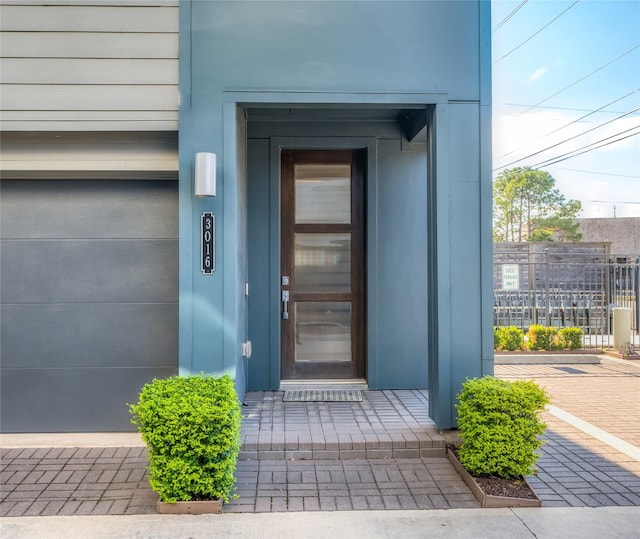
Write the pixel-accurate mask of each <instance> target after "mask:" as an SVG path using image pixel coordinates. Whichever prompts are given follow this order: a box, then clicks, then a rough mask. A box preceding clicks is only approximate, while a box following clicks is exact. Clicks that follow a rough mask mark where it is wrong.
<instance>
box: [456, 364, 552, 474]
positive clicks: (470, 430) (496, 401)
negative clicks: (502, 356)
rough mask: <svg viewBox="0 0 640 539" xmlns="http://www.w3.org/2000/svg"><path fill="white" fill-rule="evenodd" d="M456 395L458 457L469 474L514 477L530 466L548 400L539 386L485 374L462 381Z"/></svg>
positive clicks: (536, 447) (532, 466) (539, 443)
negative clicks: (459, 441)
mask: <svg viewBox="0 0 640 539" xmlns="http://www.w3.org/2000/svg"><path fill="white" fill-rule="evenodd" d="M458 399H459V404H458V405H457V409H458V427H459V429H460V437H461V438H462V444H461V446H460V448H459V450H458V456H459V459H460V462H461V463H462V465H463V466H464V467H465V468H466V469H467V471H469V473H471V474H472V475H477V476H482V475H487V476H493V477H501V478H505V479H513V478H518V477H521V476H524V475H527V474H530V473H532V472H533V471H534V464H535V463H536V460H537V459H538V455H537V454H536V450H537V449H538V448H539V447H540V446H541V445H542V443H543V442H542V441H541V440H540V438H539V436H540V435H541V434H542V433H543V432H544V429H545V428H546V425H545V424H544V423H543V422H542V421H541V420H540V417H539V416H540V413H541V412H542V411H543V409H544V407H545V405H546V404H548V402H549V398H548V396H547V394H546V392H545V391H544V390H543V389H542V388H540V387H539V386H538V385H537V384H536V383H535V382H532V381H522V380H517V381H513V382H510V381H506V380H499V379H497V378H493V377H491V376H485V377H484V378H474V379H471V380H467V381H466V382H465V383H464V384H462V391H461V392H460V393H459V395H458Z"/></svg>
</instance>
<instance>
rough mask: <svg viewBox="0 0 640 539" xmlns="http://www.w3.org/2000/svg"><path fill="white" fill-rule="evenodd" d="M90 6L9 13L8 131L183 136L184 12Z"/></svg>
mask: <svg viewBox="0 0 640 539" xmlns="http://www.w3.org/2000/svg"><path fill="white" fill-rule="evenodd" d="M14 4H15V5H14ZM81 4H82V3H79V2H77V3H73V5H66V6H61V5H29V4H28V3H26V4H19V3H17V2H15V3H12V2H5V3H3V5H2V6H0V28H1V30H2V34H1V35H0V39H1V42H0V54H1V57H0V78H1V81H2V84H1V85H0V100H1V104H0V107H1V110H0V114H1V115H2V121H3V130H5V131H43V130H44V131H88V130H92V131H100V130H109V131H127V130H129V131H130V130H134V131H158V130H162V131H173V130H177V126H178V117H177V111H178V3H177V2H162V1H160V2H131V3H128V4H124V3H122V2H117V1H115V2H113V4H114V5H105V4H107V3H106V2H99V3H95V4H92V5H81Z"/></svg>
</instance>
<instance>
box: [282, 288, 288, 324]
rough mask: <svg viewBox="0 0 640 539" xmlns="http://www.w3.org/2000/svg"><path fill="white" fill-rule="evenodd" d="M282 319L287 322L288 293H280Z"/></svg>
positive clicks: (286, 291)
mask: <svg viewBox="0 0 640 539" xmlns="http://www.w3.org/2000/svg"><path fill="white" fill-rule="evenodd" d="M282 319H283V320H289V291H288V290H283V291H282Z"/></svg>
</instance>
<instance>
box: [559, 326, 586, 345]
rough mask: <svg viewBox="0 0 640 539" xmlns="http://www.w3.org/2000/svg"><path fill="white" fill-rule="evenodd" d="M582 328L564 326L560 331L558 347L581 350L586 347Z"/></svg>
mask: <svg viewBox="0 0 640 539" xmlns="http://www.w3.org/2000/svg"><path fill="white" fill-rule="evenodd" d="M583 334H584V332H583V331H582V330H581V329H580V328H562V329H561V330H560V331H558V348H560V349H561V350H580V349H582V348H583V347H584V345H583V344H582V336H583Z"/></svg>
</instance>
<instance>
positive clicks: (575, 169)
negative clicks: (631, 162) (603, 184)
mask: <svg viewBox="0 0 640 539" xmlns="http://www.w3.org/2000/svg"><path fill="white" fill-rule="evenodd" d="M556 168H557V169H558V170H568V171H569V172H583V173H584V174H597V175H598V176H611V177H613V178H632V179H634V180H635V179H640V176H634V175H629V174H613V173H611V172H596V171H594V170H581V169H577V168H566V167H556ZM591 202H597V200H595V201H593V200H592V201H591Z"/></svg>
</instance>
